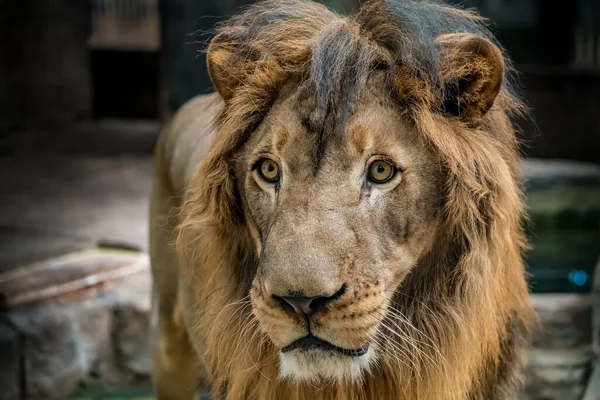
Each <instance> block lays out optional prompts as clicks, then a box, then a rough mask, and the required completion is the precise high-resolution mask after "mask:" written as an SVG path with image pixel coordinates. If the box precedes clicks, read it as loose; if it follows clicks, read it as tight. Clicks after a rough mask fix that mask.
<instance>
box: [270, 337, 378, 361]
mask: <svg viewBox="0 0 600 400" xmlns="http://www.w3.org/2000/svg"><path fill="white" fill-rule="evenodd" d="M314 348H321V349H326V350H333V351H336V352H338V353H341V354H343V355H345V356H350V357H359V356H362V355H364V354H366V353H367V351H368V350H369V344H368V343H367V344H365V345H364V346H363V347H361V348H360V349H344V348H343V347H338V346H336V345H334V344H332V343H329V342H328V341H326V340H323V339H320V338H318V337H316V336H312V335H308V336H304V337H303V338H300V339H298V340H296V341H294V342H292V343H290V344H288V345H287V346H285V347H284V348H283V349H281V352H282V353H287V352H288V351H292V350H295V349H314Z"/></svg>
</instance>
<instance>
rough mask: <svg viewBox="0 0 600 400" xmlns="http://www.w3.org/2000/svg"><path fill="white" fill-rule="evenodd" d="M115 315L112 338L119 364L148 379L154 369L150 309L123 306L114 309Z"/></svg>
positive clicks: (124, 368)
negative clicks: (151, 348) (150, 340)
mask: <svg viewBox="0 0 600 400" xmlns="http://www.w3.org/2000/svg"><path fill="white" fill-rule="evenodd" d="M113 317H114V319H113V334H112V339H113V346H114V349H115V352H116V358H117V363H118V365H119V366H120V367H121V368H122V369H123V370H125V371H127V372H130V373H133V374H134V375H135V376H137V377H139V378H141V379H145V380H148V379H149V378H150V372H151V369H152V358H151V354H150V343H149V339H150V318H149V313H148V310H140V309H137V308H135V307H132V306H123V307H119V308H117V309H116V310H115V311H114V314H113Z"/></svg>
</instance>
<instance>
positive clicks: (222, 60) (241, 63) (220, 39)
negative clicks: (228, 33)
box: [206, 34, 249, 101]
mask: <svg viewBox="0 0 600 400" xmlns="http://www.w3.org/2000/svg"><path fill="white" fill-rule="evenodd" d="M237 47H238V46H237V45H236V44H234V43H233V42H232V41H230V40H227V38H226V37H225V35H223V34H219V35H217V36H215V37H214V38H213V39H212V40H211V42H210V44H209V46H208V50H207V53H206V60H207V67H208V74H209V75H210V79H211V81H212V84H213V86H214V88H215V90H216V91H217V92H219V94H220V95H221V97H222V98H223V100H225V101H227V100H229V99H231V97H233V93H234V91H235V89H236V87H238V86H239V85H240V84H241V83H242V82H243V80H244V79H245V75H246V74H247V73H248V72H247V71H246V70H247V69H248V65H246V64H248V63H249V61H248V60H245V59H244V57H242V56H241V55H240V51H239V49H237Z"/></svg>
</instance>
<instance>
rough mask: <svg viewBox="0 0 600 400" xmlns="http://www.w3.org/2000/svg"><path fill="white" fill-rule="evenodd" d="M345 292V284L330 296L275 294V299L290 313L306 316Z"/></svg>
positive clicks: (321, 308) (319, 309)
mask: <svg viewBox="0 0 600 400" xmlns="http://www.w3.org/2000/svg"><path fill="white" fill-rule="evenodd" d="M345 292H346V284H343V285H342V287H341V288H340V289H339V290H338V291H337V292H335V293H334V294H333V295H332V296H312V297H306V296H277V295H275V294H274V295H273V298H274V299H275V300H277V301H278V302H279V303H280V304H281V306H282V307H283V309H284V310H286V311H287V312H289V313H292V314H294V313H295V314H298V315H300V316H301V317H307V316H310V315H313V314H315V313H317V312H319V311H321V310H323V309H324V308H325V307H326V306H327V305H328V304H329V303H331V302H332V301H334V300H336V299H339V298H340V297H341V296H342V295H343V294H344V293H345Z"/></svg>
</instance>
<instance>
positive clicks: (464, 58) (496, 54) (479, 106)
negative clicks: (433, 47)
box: [436, 33, 504, 127]
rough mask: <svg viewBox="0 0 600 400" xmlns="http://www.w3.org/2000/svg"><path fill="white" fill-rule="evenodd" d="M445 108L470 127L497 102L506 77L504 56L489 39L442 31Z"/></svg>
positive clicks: (438, 39) (439, 40) (439, 38)
mask: <svg viewBox="0 0 600 400" xmlns="http://www.w3.org/2000/svg"><path fill="white" fill-rule="evenodd" d="M436 41H437V44H438V46H440V51H441V52H442V65H441V73H442V79H443V82H444V85H445V91H444V100H443V104H442V109H443V111H444V112H445V113H447V114H450V115H452V116H455V117H458V118H459V119H460V120H461V121H462V122H463V123H465V124H466V125H468V126H470V127H476V126H477V125H479V124H480V123H481V119H482V117H483V116H484V115H485V114H486V113H487V112H488V111H489V109H490V108H491V107H492V105H493V104H494V100H495V99H496V96H497V95H498V93H499V92H500V88H501V87H502V81H503V79H504V57H503V55H502V52H501V51H500V49H499V48H498V47H497V46H496V45H494V44H493V43H492V42H490V41H489V40H487V39H484V38H482V37H480V36H477V35H474V34H471V33H452V34H445V35H440V36H438V37H437V39H436Z"/></svg>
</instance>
